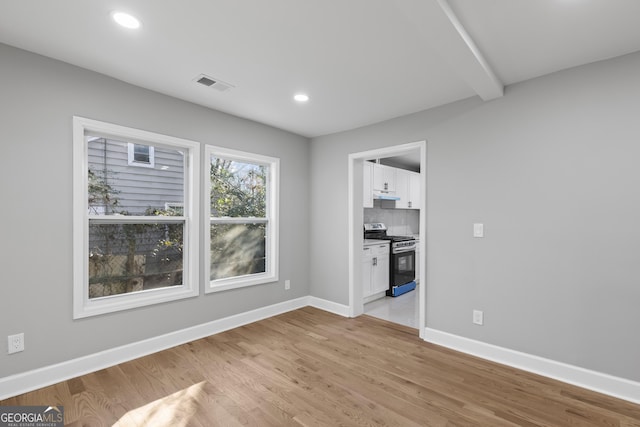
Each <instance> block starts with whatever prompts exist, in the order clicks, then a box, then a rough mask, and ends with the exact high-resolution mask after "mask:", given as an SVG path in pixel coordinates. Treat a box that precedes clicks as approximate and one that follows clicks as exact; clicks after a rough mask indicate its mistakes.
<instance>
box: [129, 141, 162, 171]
mask: <svg viewBox="0 0 640 427" xmlns="http://www.w3.org/2000/svg"><path fill="white" fill-rule="evenodd" d="M127 157H128V162H127V163H128V165H129V166H140V167H145V168H153V167H155V147H153V146H152V145H145V144H135V143H132V142H129V143H127Z"/></svg>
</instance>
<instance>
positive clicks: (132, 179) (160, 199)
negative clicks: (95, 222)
mask: <svg viewBox="0 0 640 427" xmlns="http://www.w3.org/2000/svg"><path fill="white" fill-rule="evenodd" d="M87 147H88V162H89V170H88V174H89V185H88V188H87V198H88V202H89V214H91V215H116V214H118V215H167V213H166V212H165V206H167V203H170V204H184V171H185V161H184V159H185V150H183V149H167V148H161V147H154V158H155V163H154V167H148V168H147V167H145V168H141V167H136V166H132V165H129V164H128V144H127V143H126V142H123V141H118V140H114V139H108V138H100V137H95V136H94V137H89V138H88V139H87ZM135 147H146V150H147V152H146V153H147V161H148V160H149V150H150V147H151V146H146V145H135ZM137 155H138V153H136V156H137ZM168 214H169V215H171V213H168Z"/></svg>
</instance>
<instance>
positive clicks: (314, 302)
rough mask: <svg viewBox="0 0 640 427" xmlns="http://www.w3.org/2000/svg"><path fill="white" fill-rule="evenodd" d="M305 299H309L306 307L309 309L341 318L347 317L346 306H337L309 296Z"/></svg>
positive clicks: (335, 303)
mask: <svg viewBox="0 0 640 427" xmlns="http://www.w3.org/2000/svg"><path fill="white" fill-rule="evenodd" d="M307 298H308V299H309V300H308V305H310V306H311V307H315V308H319V309H320V310H324V311H328V312H330V313H333V314H337V315H339V316H342V317H349V306H348V305H344V304H338V303H337V302H333V301H328V300H326V299H322V298H318V297H312V296H309V297H307Z"/></svg>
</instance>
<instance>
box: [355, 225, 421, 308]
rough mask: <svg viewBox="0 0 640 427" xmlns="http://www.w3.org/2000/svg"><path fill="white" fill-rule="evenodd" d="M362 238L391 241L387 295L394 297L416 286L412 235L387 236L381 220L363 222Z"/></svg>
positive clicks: (414, 244) (414, 246)
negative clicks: (368, 222)
mask: <svg viewBox="0 0 640 427" xmlns="http://www.w3.org/2000/svg"><path fill="white" fill-rule="evenodd" d="M364 238H365V239H378V240H390V241H391V262H390V263H389V289H388V290H387V295H388V296H391V297H396V296H398V295H402V294H404V293H406V292H409V291H411V290H413V289H415V287H416V282H415V278H416V241H415V239H414V238H413V237H412V236H389V235H388V234H387V227H386V226H385V225H384V224H383V223H381V222H374V223H370V224H364Z"/></svg>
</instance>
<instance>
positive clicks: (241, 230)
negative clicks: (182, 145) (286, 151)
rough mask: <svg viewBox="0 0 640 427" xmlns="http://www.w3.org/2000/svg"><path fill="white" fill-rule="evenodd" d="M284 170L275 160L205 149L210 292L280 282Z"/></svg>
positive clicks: (207, 289) (220, 149)
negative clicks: (280, 197)
mask: <svg viewBox="0 0 640 427" xmlns="http://www.w3.org/2000/svg"><path fill="white" fill-rule="evenodd" d="M279 164H280V162H279V159H276V158H273V157H266V156H260V155H256V154H249V153H243V152H239V151H235V150H228V149H223V148H217V147H212V146H207V147H206V149H205V170H208V173H206V178H205V188H206V190H205V194H207V195H208V197H207V200H206V201H205V215H206V218H207V221H206V228H207V230H208V231H207V232H206V234H205V236H206V237H205V241H206V242H205V251H206V256H205V259H206V260H207V261H208V262H209V268H208V270H209V271H208V276H209V280H210V282H209V286H208V287H207V288H206V292H216V291H222V290H227V289H233V288H239V287H243V286H251V285H257V284H261V283H268V282H274V281H277V280H278V214H277V208H278V187H279Z"/></svg>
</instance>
